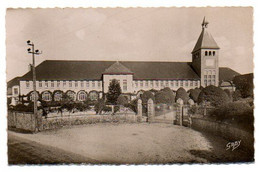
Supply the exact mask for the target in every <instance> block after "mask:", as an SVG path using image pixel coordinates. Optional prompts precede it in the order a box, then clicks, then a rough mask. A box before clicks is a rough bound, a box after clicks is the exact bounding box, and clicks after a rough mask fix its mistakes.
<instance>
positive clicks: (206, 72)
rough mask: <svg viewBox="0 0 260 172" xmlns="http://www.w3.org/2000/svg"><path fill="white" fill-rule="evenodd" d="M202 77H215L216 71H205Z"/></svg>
mask: <svg viewBox="0 0 260 172" xmlns="http://www.w3.org/2000/svg"><path fill="white" fill-rule="evenodd" d="M204 75H216V70H205V71H204Z"/></svg>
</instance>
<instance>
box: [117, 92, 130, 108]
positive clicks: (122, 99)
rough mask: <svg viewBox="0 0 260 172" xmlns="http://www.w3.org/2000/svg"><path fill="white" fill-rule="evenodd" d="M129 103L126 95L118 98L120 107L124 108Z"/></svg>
mask: <svg viewBox="0 0 260 172" xmlns="http://www.w3.org/2000/svg"><path fill="white" fill-rule="evenodd" d="M127 103H128V99H127V97H126V96H124V95H122V94H121V95H120V96H119V97H118V98H117V104H118V105H123V106H125V105H126V104H127Z"/></svg>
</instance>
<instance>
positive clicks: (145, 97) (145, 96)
mask: <svg viewBox="0 0 260 172" xmlns="http://www.w3.org/2000/svg"><path fill="white" fill-rule="evenodd" d="M149 99H152V100H153V101H155V97H154V95H153V93H152V92H151V91H145V92H144V93H143V94H142V95H141V100H142V103H143V104H147V102H148V100H149Z"/></svg>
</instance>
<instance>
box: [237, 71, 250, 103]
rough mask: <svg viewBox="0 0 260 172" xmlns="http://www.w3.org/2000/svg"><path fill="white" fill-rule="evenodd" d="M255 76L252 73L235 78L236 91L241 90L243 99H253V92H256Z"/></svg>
mask: <svg viewBox="0 0 260 172" xmlns="http://www.w3.org/2000/svg"><path fill="white" fill-rule="evenodd" d="M253 79H254V76H253V74H252V73H250V74H245V75H238V76H235V77H234V79H233V83H234V84H235V86H236V89H238V90H240V92H241V95H242V97H243V98H246V97H253V94H254V93H253V90H254V83H253Z"/></svg>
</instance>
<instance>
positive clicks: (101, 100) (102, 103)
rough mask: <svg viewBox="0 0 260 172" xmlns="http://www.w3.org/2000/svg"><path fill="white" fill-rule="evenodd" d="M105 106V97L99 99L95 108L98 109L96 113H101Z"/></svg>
mask: <svg viewBox="0 0 260 172" xmlns="http://www.w3.org/2000/svg"><path fill="white" fill-rule="evenodd" d="M104 108H105V102H104V100H103V99H99V100H98V101H97V102H96V104H95V106H94V109H95V111H96V114H101V112H102V110H103V109H104Z"/></svg>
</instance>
